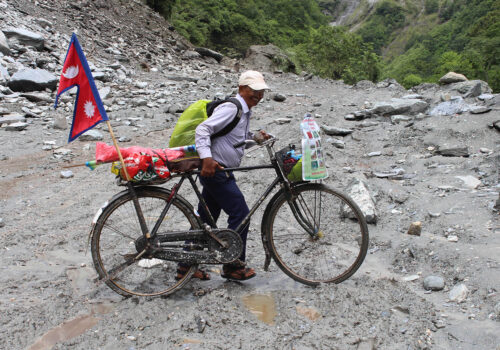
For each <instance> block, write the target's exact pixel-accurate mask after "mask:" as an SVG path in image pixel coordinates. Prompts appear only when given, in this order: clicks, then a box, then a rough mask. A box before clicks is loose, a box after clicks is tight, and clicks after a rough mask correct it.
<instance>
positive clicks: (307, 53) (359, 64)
mask: <svg viewBox="0 0 500 350" xmlns="http://www.w3.org/2000/svg"><path fill="white" fill-rule="evenodd" d="M296 52H297V54H296V60H297V64H298V66H299V67H301V68H303V69H305V70H307V71H310V72H314V73H315V74H317V75H319V76H321V77H323V78H333V79H343V80H344V81H345V82H346V83H349V84H353V83H355V82H357V81H359V80H363V79H368V80H372V81H376V80H377V78H378V73H379V69H378V61H379V58H378V56H377V55H376V54H375V53H374V52H373V51H372V49H371V46H370V45H367V44H364V43H363V41H362V39H361V37H360V36H357V35H354V34H351V33H349V32H347V30H346V29H345V28H342V27H327V26H323V27H320V28H319V29H317V30H313V31H312V32H311V36H310V38H309V40H308V41H307V42H306V43H304V44H301V45H298V46H297V47H296Z"/></svg>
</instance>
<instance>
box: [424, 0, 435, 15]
mask: <svg viewBox="0 0 500 350" xmlns="http://www.w3.org/2000/svg"><path fill="white" fill-rule="evenodd" d="M424 7H425V13H427V14H431V13H435V12H437V11H438V10H439V2H438V0H425V3H424Z"/></svg>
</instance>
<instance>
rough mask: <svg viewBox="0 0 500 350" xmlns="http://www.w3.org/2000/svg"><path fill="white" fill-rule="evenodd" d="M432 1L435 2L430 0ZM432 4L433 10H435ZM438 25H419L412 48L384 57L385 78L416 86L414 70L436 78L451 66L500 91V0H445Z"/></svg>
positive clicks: (425, 77) (424, 78)
mask: <svg viewBox="0 0 500 350" xmlns="http://www.w3.org/2000/svg"><path fill="white" fill-rule="evenodd" d="M428 3H429V4H431V5H429V6H431V7H432V6H435V2H433V1H426V2H425V4H426V12H427V4H428ZM435 11H436V9H435V7H432V10H431V11H430V12H435ZM438 11H439V12H438V20H439V21H441V22H440V23H437V24H436V25H435V26H429V27H428V28H419V31H415V32H414V34H413V35H412V36H411V37H410V38H409V40H408V42H407V44H406V50H405V52H404V53H403V54H402V55H399V56H397V57H395V58H394V59H393V60H391V61H386V62H384V68H383V70H382V75H381V76H382V77H383V78H384V77H391V78H395V79H396V80H398V81H401V82H403V84H404V85H405V86H406V87H410V86H413V82H412V79H408V78H407V77H408V76H409V75H411V74H415V75H418V76H419V77H421V78H422V81H428V82H436V81H437V80H438V79H439V78H440V77H441V76H442V75H443V74H445V73H447V72H449V71H455V72H457V73H462V74H464V75H465V76H467V77H468V78H469V79H481V80H485V81H487V82H488V83H489V85H490V86H491V88H492V89H493V90H494V91H497V92H498V91H500V79H499V77H500V2H499V1H498V0H472V1H466V0H455V1H448V0H445V1H441V3H440V7H439V9H438Z"/></svg>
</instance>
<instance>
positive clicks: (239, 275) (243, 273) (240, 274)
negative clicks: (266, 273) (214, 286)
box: [221, 266, 257, 281]
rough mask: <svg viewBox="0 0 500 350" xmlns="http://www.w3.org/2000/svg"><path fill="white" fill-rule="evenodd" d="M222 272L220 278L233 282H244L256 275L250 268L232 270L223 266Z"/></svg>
mask: <svg viewBox="0 0 500 350" xmlns="http://www.w3.org/2000/svg"><path fill="white" fill-rule="evenodd" d="M222 271H223V272H222V274H221V277H223V278H226V279H228V280H234V281H246V280H249V279H250V278H253V277H255V276H257V273H256V272H255V270H254V269H252V268H251V267H237V268H232V267H226V266H224V268H223V270H222Z"/></svg>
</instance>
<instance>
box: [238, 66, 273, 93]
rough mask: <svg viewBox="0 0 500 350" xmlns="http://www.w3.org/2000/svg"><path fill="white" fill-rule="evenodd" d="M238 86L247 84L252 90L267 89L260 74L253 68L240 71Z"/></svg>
mask: <svg viewBox="0 0 500 350" xmlns="http://www.w3.org/2000/svg"><path fill="white" fill-rule="evenodd" d="M238 85H239V86H249V87H250V88H251V89H252V90H269V86H267V84H266V82H265V81H264V77H263V76H262V74H260V73H259V72H257V71H255V70H247V71H246V72H243V73H241V75H240V80H239V82H238Z"/></svg>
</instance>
